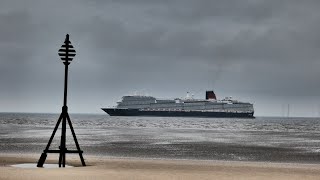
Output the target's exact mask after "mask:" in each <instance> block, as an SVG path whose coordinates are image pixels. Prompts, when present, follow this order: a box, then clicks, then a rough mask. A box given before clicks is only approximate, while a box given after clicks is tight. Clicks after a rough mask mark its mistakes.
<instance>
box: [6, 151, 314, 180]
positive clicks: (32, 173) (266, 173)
mask: <svg viewBox="0 0 320 180" xmlns="http://www.w3.org/2000/svg"><path fill="white" fill-rule="evenodd" d="M37 159H38V157H37V155H19V154H16V155H15V154H2V155H0V179H1V180H18V179H30V180H31V179H33V180H37V179H39V180H40V179H41V180H43V179H49V180H50V179H52V180H53V179H54V180H56V179H76V180H82V179H86V180H88V179H112V180H117V179H139V180H141V179H155V180H157V179H159V180H160V179H161V180H163V179H220V180H221V179H222V180H223V179H246V180H247V179H269V180H270V179H282V180H283V179H290V180H293V179H304V180H307V179H319V177H320V165H314V164H293V163H262V162H231V161H193V160H153V159H133V158H130V159H129V158H128V159H115V158H107V157H102V158H101V157H95V156H90V157H86V162H87V164H88V166H86V167H81V166H80V162H79V160H78V157H76V156H72V157H69V158H68V159H67V163H68V165H72V166H75V167H71V168H64V169H63V168H61V169H59V168H55V169H47V168H18V167H12V166H11V165H13V164H20V163H36V162H37ZM56 159H57V158H56V157H50V158H48V160H47V161H46V163H56Z"/></svg>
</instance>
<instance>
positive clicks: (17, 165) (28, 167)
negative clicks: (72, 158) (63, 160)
mask: <svg viewBox="0 0 320 180" xmlns="http://www.w3.org/2000/svg"><path fill="white" fill-rule="evenodd" d="M11 167H17V168H27V169H31V168H38V167H37V164H36V163H23V164H14V165H11ZM71 167H73V166H69V165H66V168H71ZM43 168H59V164H44V165H43Z"/></svg>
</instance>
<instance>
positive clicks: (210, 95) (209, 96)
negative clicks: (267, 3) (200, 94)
mask: <svg viewBox="0 0 320 180" xmlns="http://www.w3.org/2000/svg"><path fill="white" fill-rule="evenodd" d="M206 99H207V100H208V99H214V100H217V97H216V95H215V94H214V92H213V91H206Z"/></svg>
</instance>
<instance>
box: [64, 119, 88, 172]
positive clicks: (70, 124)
mask: <svg viewBox="0 0 320 180" xmlns="http://www.w3.org/2000/svg"><path fill="white" fill-rule="evenodd" d="M67 120H68V123H69V126H70V130H71V133H72V136H73V139H74V142H75V144H76V146H77V150H78V151H79V157H80V160H81V163H82V166H86V163H85V162H84V159H83V156H82V151H81V149H80V146H79V143H78V140H77V137H76V133H75V132H74V130H73V126H72V123H71V120H70V117H69V114H67Z"/></svg>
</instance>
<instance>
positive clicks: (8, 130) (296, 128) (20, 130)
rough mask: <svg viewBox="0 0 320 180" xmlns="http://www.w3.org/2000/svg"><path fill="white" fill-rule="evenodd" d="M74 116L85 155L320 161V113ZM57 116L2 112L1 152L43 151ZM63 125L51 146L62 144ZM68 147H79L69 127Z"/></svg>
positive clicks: (75, 126)
mask: <svg viewBox="0 0 320 180" xmlns="http://www.w3.org/2000/svg"><path fill="white" fill-rule="evenodd" d="M70 117H71V121H72V123H73V127H74V130H75V132H76V136H77V139H78V142H79V144H80V147H81V149H82V150H83V151H84V156H86V155H94V156H104V157H116V158H147V159H187V160H189V159H190V160H225V161H263V162H285V163H289V162H290V163H292V162H293V163H311V164H312V163H320V118H302V117H297V118H291V117H290V118H284V117H256V118H255V119H238V118H193V117H192V118H191V117H190V118H185V117H110V116H109V115H107V114H70ZM58 118H59V114H40V113H0V154H7V153H8V154H12V153H19V154H39V156H40V154H41V153H42V151H43V150H44V149H45V147H46V145H47V143H48V140H49V138H50V136H51V134H52V131H53V129H54V127H55V125H56V122H57V119H58ZM67 127H68V126H67ZM60 128H61V125H60ZM60 128H59V129H58V131H57V132H56V134H55V138H54V140H53V142H52V144H51V146H50V149H58V148H59V143H60V138H61V131H60ZM67 148H68V149H69V150H72V149H76V147H75V144H74V140H73V137H72V134H71V132H70V129H67Z"/></svg>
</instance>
